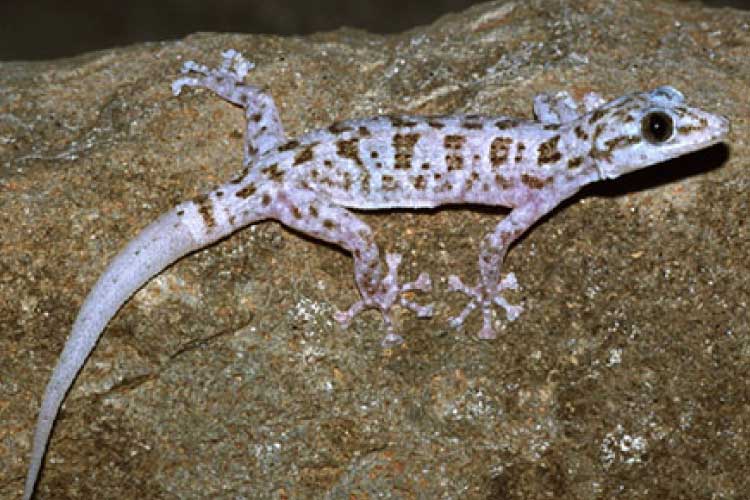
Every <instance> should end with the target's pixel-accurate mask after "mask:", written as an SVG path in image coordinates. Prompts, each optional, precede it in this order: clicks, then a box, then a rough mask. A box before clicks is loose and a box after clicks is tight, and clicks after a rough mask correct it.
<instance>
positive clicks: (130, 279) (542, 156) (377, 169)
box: [24, 50, 729, 499]
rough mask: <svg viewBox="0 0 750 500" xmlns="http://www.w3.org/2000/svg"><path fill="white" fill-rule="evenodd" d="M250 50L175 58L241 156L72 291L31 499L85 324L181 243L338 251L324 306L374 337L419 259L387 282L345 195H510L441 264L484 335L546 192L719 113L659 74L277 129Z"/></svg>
mask: <svg viewBox="0 0 750 500" xmlns="http://www.w3.org/2000/svg"><path fill="white" fill-rule="evenodd" d="M251 68H252V64H251V63H249V62H247V61H245V60H244V59H243V58H242V56H241V55H240V54H239V53H237V52H235V51H233V50H230V51H227V52H225V53H224V61H223V63H222V65H221V66H220V67H219V68H218V69H209V68H207V67H205V66H202V65H199V64H197V63H194V62H189V63H186V64H185V66H184V68H183V72H184V73H186V74H188V76H184V77H182V78H179V79H178V80H176V81H175V82H174V83H173V86H172V88H173V91H174V93H175V95H177V94H179V93H180V90H181V89H182V87H185V86H187V87H198V88H206V89H209V90H211V91H213V92H215V93H216V94H218V95H219V96H220V97H222V98H224V99H226V100H228V101H230V102H232V103H234V104H237V105H239V106H242V107H243V108H244V109H245V114H246V117H247V131H246V139H245V155H244V165H245V169H244V170H243V172H242V174H241V175H240V176H239V177H237V178H236V179H233V180H232V181H230V182H229V183H227V184H225V185H223V186H221V187H219V188H218V189H216V190H214V191H212V192H211V193H208V194H206V195H203V196H200V197H198V198H196V199H195V200H192V201H188V202H185V203H182V204H180V205H178V206H177V207H175V208H174V209H172V210H170V211H168V212H167V213H165V214H164V215H162V216H161V217H160V218H158V219H157V220H156V221H155V222H153V223H151V224H150V225H149V226H147V227H146V228H145V229H143V230H142V231H141V232H140V233H139V234H138V235H137V236H136V237H135V238H134V239H133V240H132V241H131V242H130V243H129V244H128V245H127V246H126V247H125V249H124V250H123V251H122V252H121V253H120V254H119V255H117V256H116V257H115V259H114V261H113V262H112V263H111V264H110V265H109V267H108V268H107V269H106V270H105V271H104V273H103V274H102V276H101V277H100V278H99V280H98V281H97V283H96V284H95V285H94V288H93V289H92V290H91V292H90V293H89V295H88V297H87V298H86V300H85V302H84V304H83V306H82V307H81V310H80V312H79V314H78V317H77V318H76V320H75V323H74V324H73V328H72V332H71V334H70V337H69V338H68V341H67V342H66V344H65V347H64V349H63V352H62V354H61V356H60V360H59V361H58V364H57V366H56V367H55V369H54V372H53V374H52V377H51V379H50V382H49V384H48V385H47V389H46V391H45V395H44V399H43V401H42V406H41V410H40V413H39V417H38V422H37V427H36V431H35V434H34V444H33V450H32V453H31V463H30V466H29V471H28V476H27V479H26V484H25V490H24V498H26V499H28V498H31V496H32V494H33V491H34V484H35V482H36V478H37V475H38V473H39V470H40V467H41V464H42V460H43V458H44V452H45V448H46V446H47V441H48V438H49V435H50V432H51V429H52V425H53V423H54V420H55V417H56V415H57V413H58V410H59V407H60V405H61V403H62V401H63V399H64V397H65V394H66V393H67V391H68V389H69V388H70V386H71V385H72V383H73V381H74V380H75V377H76V375H77V374H78V372H79V370H80V369H81V368H82V366H83V364H84V363H85V361H86V359H87V357H88V356H89V354H90V352H91V350H92V349H93V348H94V346H95V344H96V342H97V340H98V339H99V336H100V335H101V334H102V331H103V330H104V328H105V327H106V325H107V323H108V322H109V321H110V319H111V318H112V317H113V316H114V315H115V314H116V313H117V311H118V309H119V308H120V307H121V306H122V304H123V303H124V302H125V301H127V300H128V298H129V297H130V296H131V295H132V294H133V293H134V292H135V291H137V290H138V289H139V288H140V287H141V286H143V284H144V283H146V282H147V281H148V280H149V279H150V278H152V277H153V276H154V275H156V274H158V273H159V272H161V271H162V270H163V269H164V268H165V267H166V266H168V265H169V264H171V263H172V262H174V261H176V260H178V259H179V258H181V257H182V256H184V255H185V254H187V253H189V252H192V251H194V250H197V249H200V248H203V247H205V246H207V245H210V244H211V243H213V242H215V241H216V240H218V239H220V238H222V237H224V236H226V235H228V234H230V233H233V232H234V231H236V230H238V229H240V228H242V227H245V226H247V225H248V224H252V223H254V222H258V221H260V220H264V219H275V220H277V221H279V222H281V223H283V224H285V225H287V226H289V227H292V228H294V229H296V230H298V231H301V232H303V233H305V234H307V235H310V236H313V237H315V238H318V239H321V240H325V241H328V242H330V243H333V244H335V245H338V246H340V247H342V248H344V249H346V250H347V251H349V252H350V253H351V254H352V256H353V257H354V277H355V281H356V284H357V287H358V289H359V292H360V295H361V298H360V300H358V301H357V302H356V303H355V304H354V305H353V306H352V307H351V308H350V309H349V310H348V311H347V312H339V313H337V314H336V319H337V320H338V321H339V322H341V323H342V324H344V325H347V324H348V323H349V322H350V321H351V320H352V318H353V317H354V316H356V315H357V314H358V313H359V312H360V311H361V310H363V309H366V308H374V309H377V310H379V311H380V312H381V314H382V316H383V319H384V322H385V331H386V335H385V338H384V340H383V344H384V345H386V346H388V345H393V344H397V343H399V342H400V341H401V337H400V336H399V335H398V334H397V333H396V331H395V328H394V325H393V322H392V320H391V316H390V314H391V308H392V307H393V306H394V305H396V304H399V305H401V306H404V307H407V308H409V309H412V310H414V311H415V312H416V313H417V315H419V316H420V317H426V316H430V315H431V314H432V308H431V306H420V305H417V304H415V303H413V302H410V301H408V300H406V299H405V298H404V297H402V296H401V294H402V293H403V292H405V291H410V290H428V289H429V287H430V280H429V278H428V276H427V275H426V274H422V275H420V276H419V278H418V279H417V280H416V281H415V282H413V283H407V284H400V283H399V280H398V274H397V269H398V265H399V263H400V260H401V256H400V255H398V254H388V255H386V256H385V261H386V264H387V268H385V269H384V268H383V266H382V263H381V258H380V251H379V249H378V246H377V245H376V243H375V241H374V240H373V237H372V230H371V229H370V228H369V227H368V226H367V224H365V223H364V222H363V221H362V220H360V219H359V218H358V217H357V216H356V215H355V214H354V213H353V212H351V211H350V210H348V209H349V208H358V209H384V208H395V207H398V208H431V207H437V206H440V205H444V204H448V203H451V204H459V203H472V204H483V205H492V206H502V207H508V208H510V209H511V212H510V214H509V215H508V216H507V217H505V219H503V220H502V221H501V222H500V223H499V224H498V225H497V226H496V227H495V229H494V231H492V232H491V233H489V234H487V235H486V236H485V237H484V239H483V241H482V243H481V246H480V252H479V280H478V282H477V284H476V285H475V286H466V285H464V284H463V283H462V282H461V280H460V279H459V278H458V277H457V276H450V277H449V279H448V283H449V286H450V287H451V289H452V290H454V291H458V292H461V293H463V294H466V295H467V296H468V297H469V302H468V305H467V306H466V307H465V308H464V310H463V311H462V312H461V313H460V314H459V315H458V316H457V317H455V318H453V319H452V320H451V324H452V325H453V326H456V327H458V326H460V325H461V324H462V323H463V322H464V320H465V319H466V317H467V316H468V315H469V313H470V312H471V311H472V310H474V309H475V308H477V307H479V308H480V310H481V312H482V320H483V326H482V328H481V330H480V331H479V337H481V338H485V339H487V338H494V337H495V331H494V329H493V326H492V305H493V304H496V305H498V306H500V307H501V308H503V309H505V311H506V315H507V318H508V320H513V319H515V318H516V317H517V316H518V315H519V314H520V312H521V307H520V306H516V305H511V304H509V303H508V302H506V300H505V299H503V297H502V296H501V292H502V291H503V290H504V289H507V288H515V287H516V286H517V283H516V279H515V276H514V275H513V274H512V273H510V274H508V275H506V276H505V278H501V265H502V261H503V258H504V256H505V254H506V252H507V250H508V247H509V246H510V245H511V244H512V243H513V242H514V241H515V240H516V239H517V238H518V237H519V236H521V235H522V234H523V233H524V232H525V231H526V230H527V229H528V228H529V227H531V226H532V225H533V224H534V223H535V222H536V221H537V220H539V218H541V217H542V216H544V215H545V214H547V213H549V212H550V210H552V209H553V208H554V207H555V206H557V205H558V204H559V203H560V202H561V201H563V200H565V199H566V198H568V197H570V196H572V195H573V194H575V193H576V192H577V191H578V190H579V189H581V187H583V186H584V185H586V184H589V183H591V182H594V181H598V180H602V179H611V178H615V177H618V176H619V175H621V174H624V173H627V172H630V171H633V170H638V169H641V168H644V167H647V166H650V165H653V164H655V163H659V162H662V161H664V160H667V159H670V158H674V157H677V156H680V155H683V154H685V153H689V152H691V151H696V150H699V149H703V148H705V147H707V146H710V145H712V144H714V143H716V142H719V141H720V140H721V139H722V138H723V137H724V136H725V135H726V133H727V131H728V128H729V123H728V121H727V119H726V118H724V117H721V116H715V115H712V114H709V113H706V112H704V111H701V110H699V109H696V108H692V107H688V106H686V105H685V103H684V98H683V96H682V94H680V93H679V92H678V91H677V90H675V89H673V88H671V87H660V88H657V89H655V90H653V91H651V92H643V93H634V94H629V95H625V96H623V97H620V98H618V99H615V100H613V101H611V102H609V103H606V104H605V103H604V101H603V100H602V99H601V97H599V96H598V95H597V94H594V93H590V94H587V95H586V96H585V97H584V99H583V102H582V103H580V104H579V103H577V102H575V101H574V100H573V99H572V97H571V96H570V95H569V94H567V93H565V92H558V93H557V94H552V95H550V94H543V95H539V96H537V97H536V98H535V100H534V114H535V116H536V120H535V121H523V120H515V119H510V118H507V117H502V116H475V115H456V116H444V117H417V116H381V117H375V118H369V119H363V120H351V121H345V122H340V123H336V124H334V125H332V126H330V127H328V128H327V129H321V130H316V131H313V132H310V133H308V134H305V135H304V136H302V137H300V138H298V139H297V140H296V141H289V140H288V139H287V138H286V136H285V134H284V131H283V127H282V125H281V121H280V120H279V116H278V111H277V109H276V106H275V104H274V102H273V99H272V98H271V96H270V95H269V94H267V93H265V92H263V91H261V90H260V89H258V88H257V87H253V86H250V85H246V84H244V83H242V81H243V79H244V77H245V75H246V74H247V72H248V71H249V70H250V69H251ZM654 113H663V115H660V116H662V118H663V117H664V116H666V117H667V119H668V120H669V121H671V122H672V130H671V133H669V134H668V137H666V136H665V137H661V138H657V139H658V140H654V139H655V138H654V136H653V133H651V132H648V130H650V129H649V127H645V129H646V130H645V131H644V123H651V122H653V120H654V118H653V117H654Z"/></svg>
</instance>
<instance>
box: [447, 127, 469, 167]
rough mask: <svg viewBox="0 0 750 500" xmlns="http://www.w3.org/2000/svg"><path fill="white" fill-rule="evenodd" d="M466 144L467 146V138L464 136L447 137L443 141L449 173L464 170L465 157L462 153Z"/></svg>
mask: <svg viewBox="0 0 750 500" xmlns="http://www.w3.org/2000/svg"><path fill="white" fill-rule="evenodd" d="M464 144H466V136H464V135H446V136H445V138H444V139H443V147H444V148H445V164H446V166H447V168H448V170H449V171H450V170H461V169H463V168H464V157H463V153H462V152H461V149H462V148H463V146H464Z"/></svg>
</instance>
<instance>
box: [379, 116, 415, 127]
mask: <svg viewBox="0 0 750 500" xmlns="http://www.w3.org/2000/svg"><path fill="white" fill-rule="evenodd" d="M386 118H387V119H388V120H389V121H390V122H391V125H393V126H394V127H397V128H401V127H413V126H415V125H416V124H417V122H416V121H414V120H413V119H411V118H410V117H408V116H402V115H386Z"/></svg>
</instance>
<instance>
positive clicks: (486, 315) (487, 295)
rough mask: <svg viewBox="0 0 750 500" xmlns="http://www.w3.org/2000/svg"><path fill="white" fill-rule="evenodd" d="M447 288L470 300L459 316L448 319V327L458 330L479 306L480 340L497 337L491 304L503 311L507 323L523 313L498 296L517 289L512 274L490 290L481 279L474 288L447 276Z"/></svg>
mask: <svg viewBox="0 0 750 500" xmlns="http://www.w3.org/2000/svg"><path fill="white" fill-rule="evenodd" d="M448 287H449V288H450V290H451V291H452V292H461V293H463V294H464V295H468V296H469V298H470V300H469V303H468V304H466V307H464V310H463V311H461V314H459V315H458V316H455V317H453V318H451V319H450V325H451V326H452V327H454V328H459V327H460V326H461V325H462V324H463V323H464V320H466V318H467V317H468V316H469V314H471V312H472V311H473V310H474V309H476V308H477V306H480V307H481V308H482V329H481V330H480V331H479V338H480V339H494V338H495V337H497V333H496V332H495V329H494V328H492V304H493V303H495V304H497V305H498V306H500V307H502V308H503V309H505V314H506V315H507V317H508V321H513V320H515V319H516V318H518V316H519V315H520V314H521V312H522V311H523V307H521V306H516V305H512V304H509V303H508V301H507V300H505V299H504V298H503V297H502V296H501V295H500V293H501V292H502V291H503V290H507V289H511V290H515V289H517V288H518V281H516V275H515V274H513V273H509V274H508V275H506V276H505V278H504V279H503V280H502V281H501V282H500V283H498V284H497V285H496V286H494V287H492V288H488V287H486V286H485V285H484V284H482V280H481V278H480V279H479V283H477V285H476V286H473V287H469V286H466V285H464V283H463V282H462V281H461V279H460V278H459V277H458V276H455V275H454V276H449V277H448Z"/></svg>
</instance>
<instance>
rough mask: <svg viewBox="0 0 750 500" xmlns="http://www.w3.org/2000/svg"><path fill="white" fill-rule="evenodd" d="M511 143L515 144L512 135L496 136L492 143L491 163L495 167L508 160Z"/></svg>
mask: <svg viewBox="0 0 750 500" xmlns="http://www.w3.org/2000/svg"><path fill="white" fill-rule="evenodd" d="M511 144H513V139H511V138H510V137H496V138H494V139H493V140H492V143H491V144H490V164H491V165H492V166H493V167H499V166H500V165H502V164H503V163H505V162H506V161H508V154H509V153H510V145H511Z"/></svg>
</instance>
